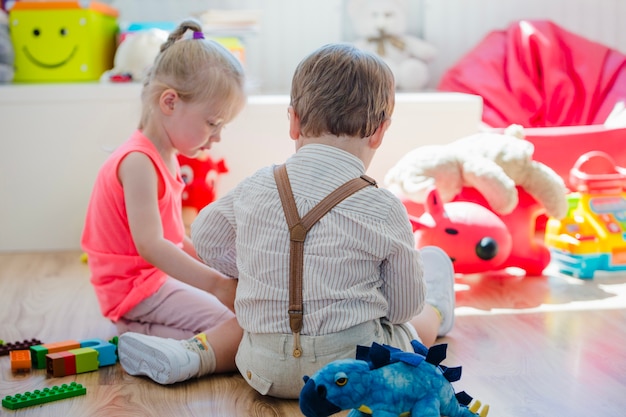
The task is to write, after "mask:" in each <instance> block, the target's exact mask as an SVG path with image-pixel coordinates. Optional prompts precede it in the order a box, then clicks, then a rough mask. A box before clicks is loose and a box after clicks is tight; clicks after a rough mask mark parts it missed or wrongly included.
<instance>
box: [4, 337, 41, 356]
mask: <svg viewBox="0 0 626 417" xmlns="http://www.w3.org/2000/svg"><path fill="white" fill-rule="evenodd" d="M40 344H41V340H38V339H30V340H23V341H21V342H13V343H0V356H6V355H8V354H9V352H11V351H12V350H24V349H30V347H31V346H34V345H40Z"/></svg>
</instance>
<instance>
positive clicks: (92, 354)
mask: <svg viewBox="0 0 626 417" xmlns="http://www.w3.org/2000/svg"><path fill="white" fill-rule="evenodd" d="M68 353H71V354H73V355H74V357H75V358H76V373H77V374H81V373H83V372H89V371H95V370H97V369H98V366H99V365H100V363H99V362H98V351H97V350H95V349H92V348H78V349H72V350H68Z"/></svg>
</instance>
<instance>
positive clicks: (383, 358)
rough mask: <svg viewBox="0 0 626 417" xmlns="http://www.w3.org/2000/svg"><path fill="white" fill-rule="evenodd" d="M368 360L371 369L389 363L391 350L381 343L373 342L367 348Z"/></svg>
mask: <svg viewBox="0 0 626 417" xmlns="http://www.w3.org/2000/svg"><path fill="white" fill-rule="evenodd" d="M369 362H371V364H372V368H373V369H376V368H380V367H381V366H385V365H389V363H390V362H391V351H390V350H389V349H386V348H385V346H383V345H379V344H378V343H373V344H372V347H371V348H370V350H369Z"/></svg>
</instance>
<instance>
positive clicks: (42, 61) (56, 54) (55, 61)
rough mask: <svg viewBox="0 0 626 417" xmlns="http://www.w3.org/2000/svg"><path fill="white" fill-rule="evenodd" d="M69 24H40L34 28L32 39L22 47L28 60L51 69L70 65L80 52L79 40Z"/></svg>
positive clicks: (31, 32) (31, 33) (31, 34)
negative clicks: (73, 34)
mask: <svg viewBox="0 0 626 417" xmlns="http://www.w3.org/2000/svg"><path fill="white" fill-rule="evenodd" d="M67 23H69V22H66V23H62V22H39V24H38V25H36V26H34V27H33V28H32V29H31V30H30V37H31V39H30V40H27V42H25V43H24V45H23V46H22V52H23V53H24V56H25V57H26V59H28V60H29V61H30V62H31V63H32V64H33V65H36V66H38V67H42V68H50V69H51V68H58V67H61V66H63V65H66V64H67V63H69V62H70V61H71V60H72V59H73V58H74V57H75V56H76V52H77V51H78V40H77V39H76V38H75V37H74V36H72V32H73V31H72V30H71V29H70V28H69V27H68V25H67ZM82 23H83V24H84V19H83V22H82ZM79 24H80V23H79Z"/></svg>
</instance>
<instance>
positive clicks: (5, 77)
mask: <svg viewBox="0 0 626 417" xmlns="http://www.w3.org/2000/svg"><path fill="white" fill-rule="evenodd" d="M14 59H15V55H14V52H13V45H12V43H11V36H10V34H9V19H8V16H7V14H6V13H5V12H4V11H3V10H0V83H10V82H11V81H13V74H14V69H13V63H14Z"/></svg>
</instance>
